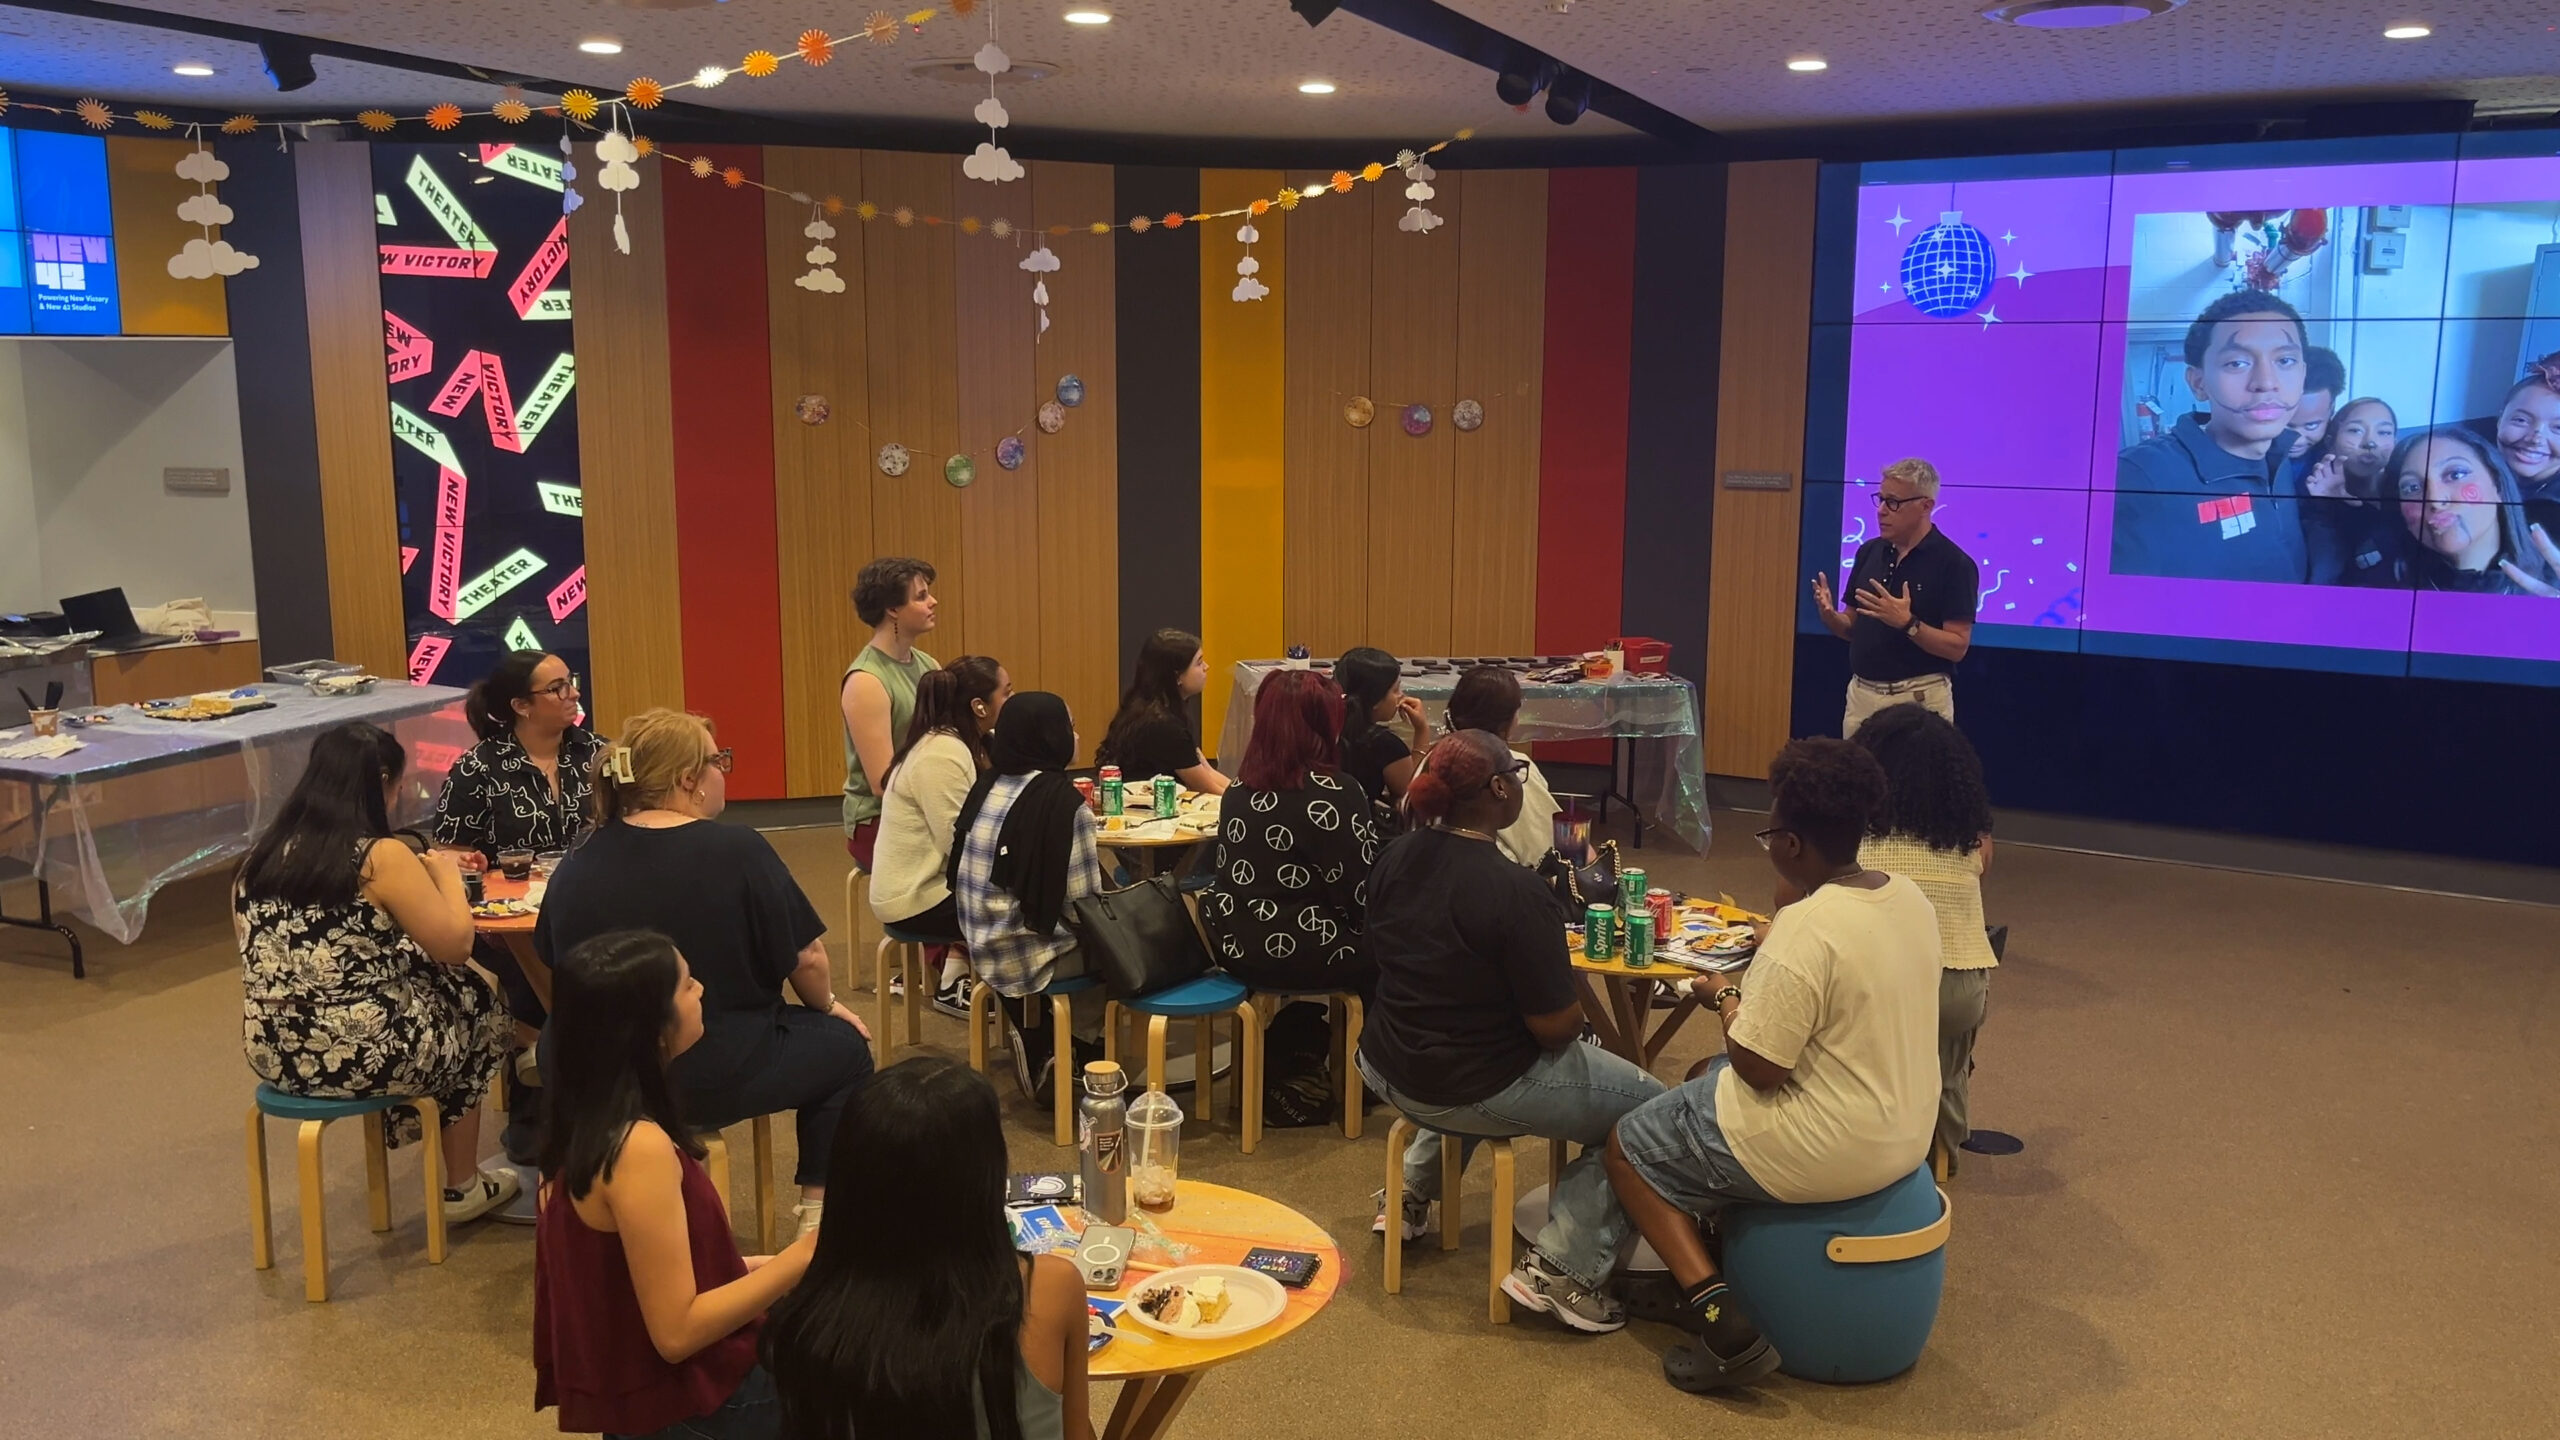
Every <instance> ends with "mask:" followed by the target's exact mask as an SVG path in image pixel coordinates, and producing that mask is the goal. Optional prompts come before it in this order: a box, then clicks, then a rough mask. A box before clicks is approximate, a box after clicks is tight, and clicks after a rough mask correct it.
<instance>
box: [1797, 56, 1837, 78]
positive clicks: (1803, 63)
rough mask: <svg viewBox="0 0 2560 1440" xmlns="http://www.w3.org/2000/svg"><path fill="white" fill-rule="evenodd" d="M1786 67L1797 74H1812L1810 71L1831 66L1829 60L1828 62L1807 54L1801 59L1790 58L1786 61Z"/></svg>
mask: <svg viewBox="0 0 2560 1440" xmlns="http://www.w3.org/2000/svg"><path fill="white" fill-rule="evenodd" d="M1787 68H1788V69H1790V70H1793V71H1795V72H1796V73H1797V74H1799V75H1810V74H1812V73H1813V72H1814V71H1816V70H1828V69H1830V68H1831V62H1830V61H1828V60H1817V59H1815V58H1814V57H1812V56H1810V55H1808V56H1806V57H1804V58H1803V59H1801V60H1790V61H1788V62H1787Z"/></svg>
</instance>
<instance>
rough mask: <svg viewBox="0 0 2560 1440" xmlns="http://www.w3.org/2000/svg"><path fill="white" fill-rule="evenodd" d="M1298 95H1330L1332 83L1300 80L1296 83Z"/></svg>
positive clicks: (1328, 81)
mask: <svg viewBox="0 0 2560 1440" xmlns="http://www.w3.org/2000/svg"><path fill="white" fill-rule="evenodd" d="M1298 93H1299V94H1301V95H1330V94H1332V93H1333V82H1332V81H1330V80H1302V81H1300V82H1298Z"/></svg>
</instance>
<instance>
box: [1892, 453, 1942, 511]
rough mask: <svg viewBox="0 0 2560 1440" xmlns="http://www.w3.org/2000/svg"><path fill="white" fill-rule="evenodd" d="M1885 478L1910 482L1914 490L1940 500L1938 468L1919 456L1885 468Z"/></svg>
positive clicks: (1897, 461) (1899, 461)
mask: <svg viewBox="0 0 2560 1440" xmlns="http://www.w3.org/2000/svg"><path fill="white" fill-rule="evenodd" d="M1884 478H1885V479H1887V480H1908V481H1910V482H1911V488H1912V489H1914V490H1917V491H1919V492H1920V493H1921V494H1923V495H1926V496H1928V497H1929V498H1930V499H1932V500H1935V499H1937V498H1938V467H1937V466H1935V465H1932V464H1930V463H1929V462H1928V461H1926V460H1923V459H1921V458H1920V457H1919V456H1917V455H1914V456H1912V457H1910V458H1909V459H1907V460H1896V461H1894V462H1893V463H1892V464H1890V465H1887V466H1886V467H1884Z"/></svg>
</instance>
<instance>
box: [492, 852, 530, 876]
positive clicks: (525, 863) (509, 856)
mask: <svg viewBox="0 0 2560 1440" xmlns="http://www.w3.org/2000/svg"><path fill="white" fill-rule="evenodd" d="M498 873H499V874H501V875H504V876H506V877H507V878H508V879H510V880H526V879H530V878H532V876H533V852H532V851H530V850H501V851H499V852H498Z"/></svg>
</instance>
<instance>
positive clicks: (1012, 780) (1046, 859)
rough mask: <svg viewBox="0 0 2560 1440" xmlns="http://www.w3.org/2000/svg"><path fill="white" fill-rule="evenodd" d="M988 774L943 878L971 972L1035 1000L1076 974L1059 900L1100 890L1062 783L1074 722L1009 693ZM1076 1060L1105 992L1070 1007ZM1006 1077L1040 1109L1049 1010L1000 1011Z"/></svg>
mask: <svg viewBox="0 0 2560 1440" xmlns="http://www.w3.org/2000/svg"><path fill="white" fill-rule="evenodd" d="M990 754H991V756H992V758H993V760H994V762H995V763H994V766H993V768H991V769H990V770H989V771H988V772H987V773H986V774H984V775H981V776H979V777H978V783H977V784H975V785H973V786H971V787H970V788H969V795H968V798H967V799H965V800H963V801H962V802H961V803H960V815H959V818H958V819H957V820H955V821H953V822H952V839H951V854H950V856H949V857H948V858H947V859H946V860H945V862H944V868H943V880H944V883H946V884H948V885H949V886H950V887H951V893H952V895H953V896H954V897H955V899H956V900H957V902H958V905H959V914H960V933H961V934H962V936H963V937H965V938H966V939H967V940H968V942H969V968H970V970H971V971H972V972H974V973H975V974H976V975H977V977H978V978H979V979H981V980H983V981H985V982H987V984H988V985H990V986H992V987H993V988H994V989H995V991H996V993H997V994H999V995H1002V996H1004V997H1005V998H1006V999H1007V1000H1008V1001H1014V1002H1021V1001H1023V1000H1026V999H1027V998H1028V997H1031V996H1035V995H1037V994H1039V993H1040V991H1041V990H1043V989H1044V988H1046V987H1047V986H1048V984H1049V982H1050V981H1052V980H1054V979H1057V978H1058V977H1060V976H1062V975H1081V974H1083V973H1084V957H1083V956H1082V955H1080V954H1078V953H1077V951H1076V942H1075V937H1074V936H1073V935H1072V934H1070V933H1068V931H1067V928H1066V917H1067V902H1069V901H1071V900H1079V899H1082V898H1083V897H1085V896H1087V895H1094V894H1098V893H1100V892H1101V890H1102V865H1101V862H1100V860H1099V859H1098V858H1097V855H1096V851H1095V848H1094V838H1093V834H1094V832H1093V812H1092V811H1091V810H1089V809H1087V808H1086V807H1085V803H1084V797H1083V796H1082V795H1080V794H1078V793H1077V792H1076V787H1075V782H1074V781H1073V780H1070V779H1069V778H1067V773H1066V771H1067V767H1068V766H1069V765H1072V764H1074V763H1075V754H1076V726H1075V720H1074V719H1073V718H1072V717H1071V716H1069V715H1068V713H1067V702H1066V701H1064V700H1061V699H1059V698H1058V697H1057V696H1055V695H1052V694H1050V693H1049V692H1048V691H1045V690H1033V691H1030V692H1028V693H1026V694H1021V695H1016V696H1014V697H1013V698H1012V699H1011V700H1009V701H1007V702H1006V703H1005V707H1004V714H1003V715H1001V716H999V717H997V719H996V734H995V743H994V745H993V746H992V747H990ZM1070 1004H1071V1005H1072V1006H1073V1007H1074V1012H1075V1024H1076V1031H1077V1034H1078V1035H1079V1036H1080V1037H1082V1038H1080V1039H1079V1040H1078V1041H1077V1042H1076V1043H1077V1048H1078V1053H1077V1055H1076V1057H1075V1058H1076V1059H1077V1061H1078V1062H1079V1063H1081V1062H1082V1061H1083V1060H1084V1059H1085V1058H1086V1054H1087V1053H1089V1054H1090V1056H1091V1058H1093V1059H1096V1060H1099V1059H1101V1058H1102V996H1101V994H1100V992H1098V991H1090V990H1088V991H1085V992H1083V993H1081V994H1078V995H1076V996H1074V997H1072V999H1071V1000H1070ZM1005 1011H1006V1013H1007V1015H1008V1017H1009V1018H1010V1019H1011V1020H1012V1021H1013V1024H1014V1035H1013V1058H1014V1072H1015V1076H1016V1078H1017V1079H1019V1080H1020V1081H1021V1082H1022V1089H1023V1093H1024V1094H1026V1095H1029V1096H1030V1097H1031V1098H1032V1099H1033V1100H1036V1101H1038V1102H1040V1103H1042V1104H1046V1103H1048V1100H1049V1086H1050V1083H1051V1071H1052V1069H1053V1067H1052V1066H1051V1065H1050V1063H1049V1062H1050V1060H1051V1059H1052V1058H1053V1057H1054V1056H1055V1054H1056V1050H1055V1043H1056V1037H1054V1036H1053V1035H1051V1033H1050V1031H1049V1028H1048V1026H1047V1025H1046V1024H1045V1023H1044V1022H1045V1020H1046V1018H1047V1014H1048V1007H1047V1006H1046V1005H1039V1004H1030V1005H1024V1004H1019V1003H1017V1004H1008V1005H1007V1006H1006V1007H1005Z"/></svg>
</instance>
